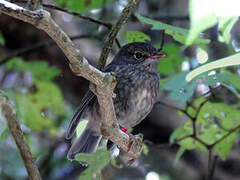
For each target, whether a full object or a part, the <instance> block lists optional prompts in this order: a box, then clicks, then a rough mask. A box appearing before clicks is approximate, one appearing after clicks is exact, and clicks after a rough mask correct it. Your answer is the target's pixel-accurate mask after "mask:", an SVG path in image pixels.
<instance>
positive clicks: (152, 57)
mask: <svg viewBox="0 0 240 180" xmlns="http://www.w3.org/2000/svg"><path fill="white" fill-rule="evenodd" d="M165 56H166V54H164V53H160V52H159V53H157V54H155V55H154V56H150V57H149V58H151V59H160V58H164V57H165Z"/></svg>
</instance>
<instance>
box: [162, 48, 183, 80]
mask: <svg viewBox="0 0 240 180" xmlns="http://www.w3.org/2000/svg"><path fill="white" fill-rule="evenodd" d="M164 53H166V54H167V56H166V57H165V58H163V59H161V60H160V61H158V72H159V73H160V74H161V75H170V74H174V73H179V72H180V71H181V68H182V62H183V58H182V57H181V56H180V50H179V47H178V46H177V45H176V44H166V45H164Z"/></svg>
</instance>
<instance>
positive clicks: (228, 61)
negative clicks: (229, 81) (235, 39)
mask: <svg viewBox="0 0 240 180" xmlns="http://www.w3.org/2000/svg"><path fill="white" fill-rule="evenodd" d="M239 59H240V53H238V54H234V55H232V56H228V57H225V58H222V59H219V60H216V61H213V62H210V63H206V64H204V65H202V66H200V67H198V68H196V69H194V70H193V71H191V72H189V73H188V75H187V76H186V80H187V81H188V82H190V81H191V80H193V79H194V78H196V77H197V76H199V75H200V74H202V73H205V72H208V71H210V70H214V69H218V68H223V67H228V66H237V65H240V61H239Z"/></svg>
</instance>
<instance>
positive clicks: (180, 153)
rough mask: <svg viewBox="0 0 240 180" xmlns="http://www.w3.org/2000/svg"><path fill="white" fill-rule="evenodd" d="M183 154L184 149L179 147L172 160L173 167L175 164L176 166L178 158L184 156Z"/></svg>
mask: <svg viewBox="0 0 240 180" xmlns="http://www.w3.org/2000/svg"><path fill="white" fill-rule="evenodd" d="M184 152H185V149H184V148H183V147H180V148H179V150H178V152H177V155H176V157H175V159H174V163H173V164H174V166H177V164H178V162H179V160H180V158H181V157H182V155H183V154H184Z"/></svg>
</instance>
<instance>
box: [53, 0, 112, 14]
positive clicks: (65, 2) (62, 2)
mask: <svg viewBox="0 0 240 180" xmlns="http://www.w3.org/2000/svg"><path fill="white" fill-rule="evenodd" d="M110 2H113V0H57V1H56V3H57V5H59V6H65V7H66V8H68V9H71V10H75V11H77V12H79V13H84V12H87V11H89V10H91V9H96V8H101V7H103V6H104V5H106V4H108V3H110Z"/></svg>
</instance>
